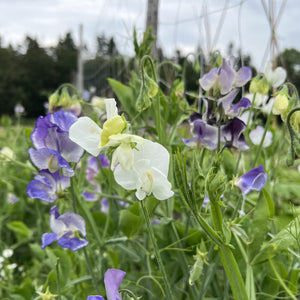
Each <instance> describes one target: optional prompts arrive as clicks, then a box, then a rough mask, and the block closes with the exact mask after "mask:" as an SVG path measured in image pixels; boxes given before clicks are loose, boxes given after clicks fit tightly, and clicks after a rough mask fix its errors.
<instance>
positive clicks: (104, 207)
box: [101, 198, 109, 214]
mask: <svg viewBox="0 0 300 300" xmlns="http://www.w3.org/2000/svg"><path fill="white" fill-rule="evenodd" d="M108 208H109V202H108V199H107V198H102V199H101V212H103V213H104V214H107V213H108Z"/></svg>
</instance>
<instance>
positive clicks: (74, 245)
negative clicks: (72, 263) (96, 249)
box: [41, 206, 88, 252]
mask: <svg viewBox="0 0 300 300" xmlns="http://www.w3.org/2000/svg"><path fill="white" fill-rule="evenodd" d="M50 228H51V229H52V231H53V233H44V234H43V236H42V247H41V248H42V249H44V248H45V247H47V246H48V245H50V244H52V243H53V242H54V241H56V240H57V243H58V245H60V246H61V247H63V248H69V249H71V250H72V251H73V252H74V251H77V250H79V249H81V248H83V247H85V246H86V245H87V244H88V241H86V240H84V239H79V238H77V237H75V233H76V232H77V231H79V232H81V234H82V235H83V236H85V235H86V230H85V221H84V219H83V218H82V217H81V216H79V215H77V214H75V213H73V212H66V213H64V214H62V215H60V214H59V212H58V209H57V207H56V206H53V207H52V208H51V210H50Z"/></svg>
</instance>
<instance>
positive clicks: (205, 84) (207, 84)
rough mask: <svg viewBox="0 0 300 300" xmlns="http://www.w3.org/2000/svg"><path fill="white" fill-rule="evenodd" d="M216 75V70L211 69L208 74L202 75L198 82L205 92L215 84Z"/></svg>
mask: <svg viewBox="0 0 300 300" xmlns="http://www.w3.org/2000/svg"><path fill="white" fill-rule="evenodd" d="M217 75H218V69H217V68H213V69H211V70H210V71H209V72H208V73H206V74H204V75H203V76H202V77H201V78H200V80H199V82H200V85H201V87H202V88H203V89H204V90H205V91H209V90H210V89H211V88H212V87H213V86H214V84H215V82H216V79H217Z"/></svg>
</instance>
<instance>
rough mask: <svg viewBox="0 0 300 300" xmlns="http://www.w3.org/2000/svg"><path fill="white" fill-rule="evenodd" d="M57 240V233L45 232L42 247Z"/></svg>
mask: <svg viewBox="0 0 300 300" xmlns="http://www.w3.org/2000/svg"><path fill="white" fill-rule="evenodd" d="M56 240H57V235H56V233H44V234H43V235H42V246H41V248H42V249H44V248H45V247H47V246H48V245H50V244H52V243H53V242H54V241H56Z"/></svg>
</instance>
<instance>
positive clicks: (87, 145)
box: [69, 117, 102, 156]
mask: <svg viewBox="0 0 300 300" xmlns="http://www.w3.org/2000/svg"><path fill="white" fill-rule="evenodd" d="M101 132H102V129H101V128H100V127H99V126H98V125H97V124H96V123H95V122H94V121H93V120H92V119H90V118H89V117H81V118H79V119H78V120H77V121H76V122H75V123H74V124H73V125H72V126H71V127H70V131H69V137H70V139H71V140H72V141H73V142H74V143H76V144H78V145H79V146H81V147H82V148H83V149H84V150H86V151H87V152H89V153H90V154H92V155H93V156H97V155H99V153H100V148H99V145H100V143H101Z"/></svg>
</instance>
